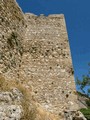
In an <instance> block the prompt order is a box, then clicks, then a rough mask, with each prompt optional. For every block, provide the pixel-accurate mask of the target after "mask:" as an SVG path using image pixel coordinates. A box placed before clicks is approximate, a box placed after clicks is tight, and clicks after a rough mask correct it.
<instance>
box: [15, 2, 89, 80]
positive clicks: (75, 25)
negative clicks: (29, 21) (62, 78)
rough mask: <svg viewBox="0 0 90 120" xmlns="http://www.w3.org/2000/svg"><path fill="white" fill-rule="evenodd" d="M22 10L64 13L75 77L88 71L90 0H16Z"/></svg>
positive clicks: (40, 12) (38, 12)
mask: <svg viewBox="0 0 90 120" xmlns="http://www.w3.org/2000/svg"><path fill="white" fill-rule="evenodd" d="M16 1H17V2H18V3H19V5H20V7H21V8H22V10H23V12H31V13H34V14H36V15H40V14H45V15H49V14H61V13H63V14H64V15H65V20H66V25H67V31H68V37H69V43H70V48H71V55H72V59H73V66H74V71H75V77H77V76H78V77H80V78H81V76H82V74H86V73H87V72H88V63H89V62H90V0H16Z"/></svg>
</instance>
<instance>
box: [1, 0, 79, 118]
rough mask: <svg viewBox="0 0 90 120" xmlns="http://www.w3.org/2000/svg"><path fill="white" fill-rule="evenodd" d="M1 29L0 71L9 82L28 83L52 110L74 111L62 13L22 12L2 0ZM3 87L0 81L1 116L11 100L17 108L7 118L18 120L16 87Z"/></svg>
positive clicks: (39, 100) (75, 103)
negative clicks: (38, 14) (40, 13)
mask: <svg viewBox="0 0 90 120" xmlns="http://www.w3.org/2000/svg"><path fill="white" fill-rule="evenodd" d="M0 33H1V34H0V75H1V74H2V75H3V76H4V77H5V79H6V80H7V82H8V84H10V80H11V81H13V79H14V80H16V81H17V83H18V82H19V83H20V85H21V83H24V87H25V88H27V89H28V87H29V85H30V86H31V91H30V94H32V96H34V99H35V100H36V102H37V103H39V105H40V106H41V107H42V108H43V109H45V110H46V111H48V112H50V113H51V114H55V115H60V113H64V112H63V111H76V110H77V109H78V100H77V95H76V90H75V82H74V75H73V73H74V72H73V67H72V61H71V54H70V47H69V42H68V36H67V31H66V25H65V18H64V15H63V14H55V15H49V16H44V15H40V16H37V15H34V14H31V13H26V14H24V13H23V12H22V10H21V9H20V8H19V6H18V5H17V3H16V1H15V0H1V1H0ZM8 79H9V81H8ZM0 80H1V78H0ZM8 84H7V85H8ZM11 85H12V84H11ZM11 88H12V86H11ZM4 89H5V87H4ZM18 89H19V90H20V88H18ZM6 90H7V89H5V91H3V89H1V81H0V96H1V97H0V108H2V109H0V115H1V113H2V116H1V117H2V118H0V120H3V118H4V117H3V115H4V114H6V113H5V110H6V111H10V110H11V111H13V107H11V106H13V104H14V107H15V109H17V110H16V113H13V117H11V116H12V114H10V116H9V115H8V116H9V117H8V119H9V118H10V117H11V118H13V119H14V118H15V119H16V120H20V119H19V118H21V116H20V115H21V113H22V114H23V112H22V111H23V110H21V112H20V109H21V108H22V104H21V102H20V106H18V100H17V98H18V97H17V98H16V97H15V96H16V93H15V92H18V90H17V91H14V92H11V90H7V91H6ZM21 92H22V91H21ZM18 93H19V92H18ZM9 94H11V96H10V95H9ZM17 95H18V94H17ZM20 95H21V94H20ZM8 96H9V97H11V98H10V99H8V98H9V97H8ZM12 96H13V97H12ZM23 96H24V95H23ZM14 97H15V101H14V102H13V100H12V98H14ZM6 100H7V101H8V102H7V103H6ZM34 102H35V101H34ZM2 103H3V104H2ZM16 103H17V106H18V107H16ZM29 103H31V101H29ZM2 105H4V107H2ZM35 105H36V103H35ZM28 107H29V106H28ZM18 108H19V110H18ZM28 109H29V108H28ZM17 111H19V112H20V113H18V112H17ZM17 114H18V116H17ZM16 116H17V117H16ZM37 118H38V117H37ZM6 119H7V116H6V118H5V120H6ZM45 119H46V118H45ZM25 120H26V119H25ZM27 120H28V119H27ZM35 120H37V119H35ZM40 120H42V119H40ZM51 120H59V119H54V118H53V119H51ZM61 120H62V119H61ZM68 120H69V119H68Z"/></svg>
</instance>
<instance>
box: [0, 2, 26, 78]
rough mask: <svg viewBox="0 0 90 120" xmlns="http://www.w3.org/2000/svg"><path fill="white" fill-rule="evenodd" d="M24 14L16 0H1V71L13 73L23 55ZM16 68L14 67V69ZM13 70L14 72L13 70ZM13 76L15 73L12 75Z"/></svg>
mask: <svg viewBox="0 0 90 120" xmlns="http://www.w3.org/2000/svg"><path fill="white" fill-rule="evenodd" d="M24 24H25V20H24V16H23V13H22V11H21V9H20V8H19V6H18V5H17V3H16V2H15V0H1V1H0V72H1V73H7V74H12V72H13V71H14V70H15V69H16V67H19V64H20V61H21V55H22V52H23V51H22V40H23V34H24V33H23V32H24ZM13 68H14V69H13ZM11 71H12V72H11ZM11 76H12V77H13V76H14V74H12V75H11Z"/></svg>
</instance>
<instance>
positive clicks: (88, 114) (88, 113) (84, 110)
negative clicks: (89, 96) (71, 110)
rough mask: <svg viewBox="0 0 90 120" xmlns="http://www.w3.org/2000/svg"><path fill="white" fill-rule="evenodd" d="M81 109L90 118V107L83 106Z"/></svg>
mask: <svg viewBox="0 0 90 120" xmlns="http://www.w3.org/2000/svg"><path fill="white" fill-rule="evenodd" d="M80 111H81V112H82V114H83V115H84V116H85V117H86V119H87V120H90V108H88V109H85V108H83V109H81V110H80Z"/></svg>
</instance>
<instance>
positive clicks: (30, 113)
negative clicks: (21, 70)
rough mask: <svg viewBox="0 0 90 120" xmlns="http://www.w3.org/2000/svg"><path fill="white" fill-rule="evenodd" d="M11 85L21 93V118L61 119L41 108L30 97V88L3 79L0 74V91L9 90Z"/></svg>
mask: <svg viewBox="0 0 90 120" xmlns="http://www.w3.org/2000/svg"><path fill="white" fill-rule="evenodd" d="M13 87H14V88H15V87H16V88H17V89H18V90H19V91H20V92H21V93H22V94H23V99H22V100H21V105H22V108H23V111H24V112H23V115H22V118H21V120H63V118H60V117H59V116H57V115H55V114H51V113H49V112H47V111H46V110H44V109H43V108H41V107H40V105H39V104H37V103H36V102H35V100H34V99H33V98H32V96H31V91H30V90H31V89H29V88H25V85H23V84H21V83H19V82H16V81H15V80H12V82H11V81H10V80H5V79H4V77H3V76H1V75H0V91H10V90H11V89H12V88H13ZM17 104H18V103H17Z"/></svg>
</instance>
